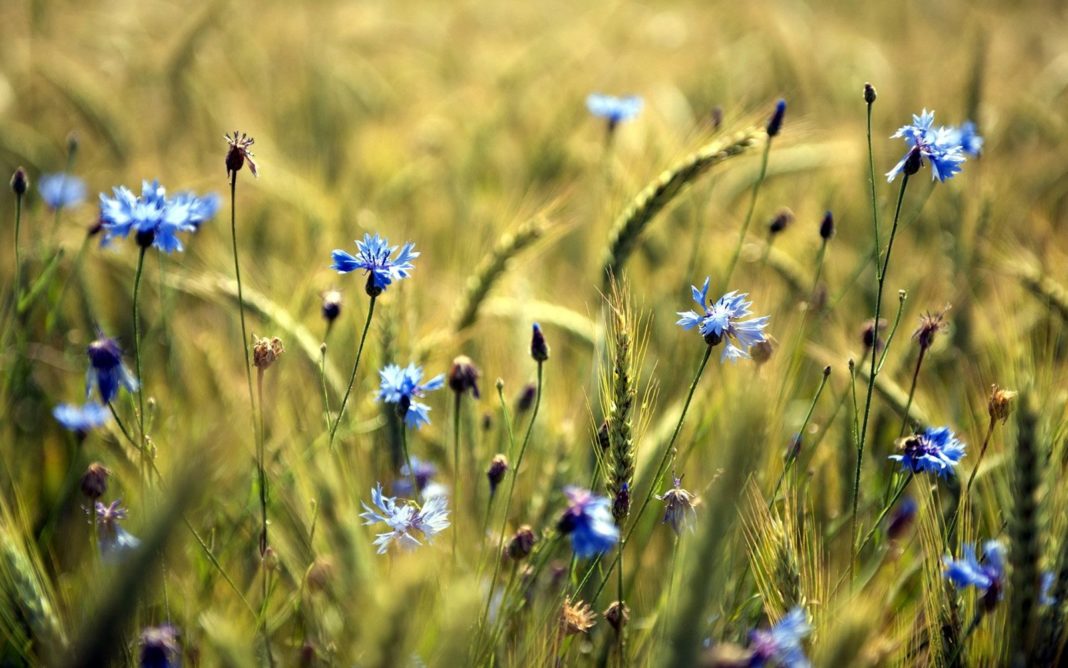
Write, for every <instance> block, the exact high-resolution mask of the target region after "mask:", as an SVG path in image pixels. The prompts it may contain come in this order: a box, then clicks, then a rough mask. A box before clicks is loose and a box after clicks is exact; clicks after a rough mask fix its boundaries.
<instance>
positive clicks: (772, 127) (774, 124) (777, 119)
mask: <svg viewBox="0 0 1068 668" xmlns="http://www.w3.org/2000/svg"><path fill="white" fill-rule="evenodd" d="M785 115H786V100H779V101H778V102H776V103H775V112H774V113H773V114H772V115H771V120H770V121H768V136H769V137H774V136H775V135H777V134H779V130H781V129H782V119H783V116H785Z"/></svg>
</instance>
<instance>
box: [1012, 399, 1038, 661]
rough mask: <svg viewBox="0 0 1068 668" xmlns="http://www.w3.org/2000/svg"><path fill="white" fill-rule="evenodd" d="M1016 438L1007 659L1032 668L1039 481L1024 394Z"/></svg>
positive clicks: (1031, 412) (1033, 424)
mask: <svg viewBox="0 0 1068 668" xmlns="http://www.w3.org/2000/svg"><path fill="white" fill-rule="evenodd" d="M1016 416H1017V417H1016V423H1017V435H1016V452H1015V462H1016V466H1015V469H1016V471H1015V475H1014V490H1013V491H1014V494H1013V496H1014V499H1015V501H1014V504H1013V512H1012V519H1011V520H1010V522H1009V537H1010V544H1009V558H1010V561H1011V563H1012V583H1011V586H1010V590H1009V591H1010V602H1011V604H1010V606H1009V636H1008V640H1009V642H1008V649H1009V654H1008V658H1009V661H1010V662H1011V665H1013V666H1017V665H1019V666H1023V665H1032V664H1031V663H1030V662H1031V660H1033V659H1037V655H1038V652H1037V651H1036V649H1037V648H1036V647H1035V640H1036V638H1035V632H1036V631H1037V625H1036V624H1035V616H1036V611H1037V607H1038V606H1037V604H1038V600H1037V599H1038V592H1039V589H1040V587H1041V585H1040V577H1041V576H1040V574H1039V569H1038V559H1039V544H1040V542H1041V536H1040V529H1039V517H1038V512H1039V506H1038V487H1039V484H1040V483H1041V480H1042V474H1041V470H1040V469H1039V467H1040V466H1041V464H1040V463H1039V458H1038V442H1037V441H1038V429H1037V423H1038V414H1037V411H1036V409H1035V404H1034V397H1033V396H1031V395H1030V394H1024V396H1022V397H1021V398H1020V408H1019V410H1018V411H1017V413H1016Z"/></svg>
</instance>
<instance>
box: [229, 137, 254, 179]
mask: <svg viewBox="0 0 1068 668" xmlns="http://www.w3.org/2000/svg"><path fill="white" fill-rule="evenodd" d="M226 143H227V144H228V145H229V147H230V148H229V149H227V151H226V175H227V176H229V177H236V176H237V173H238V172H239V171H241V168H242V167H244V166H245V161H246V160H247V161H248V169H249V171H250V172H252V175H253V176H258V174H257V173H256V163H255V162H254V161H253V160H252V155H253V153H252V151H250V150H249V147H250V146H252V145H253V144H255V143H256V140H255V139H253V138H252V137H249V136H248V135H246V134H245V133H244V132H241V133H239V132H238V131H237V130H234V134H233V136H230V135H226Z"/></svg>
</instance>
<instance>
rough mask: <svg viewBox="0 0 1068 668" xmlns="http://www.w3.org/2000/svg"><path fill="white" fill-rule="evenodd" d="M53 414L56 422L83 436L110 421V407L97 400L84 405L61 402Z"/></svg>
mask: <svg viewBox="0 0 1068 668" xmlns="http://www.w3.org/2000/svg"><path fill="white" fill-rule="evenodd" d="M52 415H53V417H55V418H56V422H59V423H60V424H61V425H63V427H64V428H66V429H69V430H70V431H73V432H74V433H75V434H77V435H78V436H79V437H81V438H85V435H86V434H88V433H89V432H90V431H92V430H93V429H96V428H97V427H100V426H103V424H104V423H105V422H107V421H108V409H106V408H104V407H103V406H101V405H100V404H98V403H96V402H95V401H90V402H89V403H87V404H85V405H84V406H76V405H74V404H60V405H58V406H56V407H55V408H53V409H52Z"/></svg>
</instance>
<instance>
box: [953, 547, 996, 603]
mask: <svg viewBox="0 0 1068 668" xmlns="http://www.w3.org/2000/svg"><path fill="white" fill-rule="evenodd" d="M943 563H945V566H946V570H945V576H946V579H947V580H949V581H950V582H952V583H953V584H955V585H956V586H957V587H958V588H960V589H964V588H967V587H974V588H976V589H978V590H979V591H980V592H982V594H983V604H984V605H985V606H986V607H987V609H992V608H993V607H994V605H996V604H997V602H998V601H999V600H1000V599H1001V594H1002V583H1003V582H1004V580H1005V546H1004V545H1002V544H1001V543H999V542H998V541H996V540H988V541H987V542H986V543H984V544H983V559H982V561H980V560H979V559H977V558H976V556H975V545H972V544H970V543H969V544H965V545H964V546H963V547H961V558H960V559H951V558H950V557H948V556H947V557H943Z"/></svg>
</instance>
